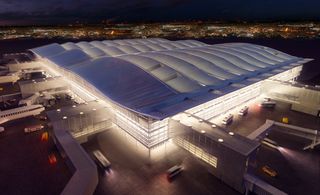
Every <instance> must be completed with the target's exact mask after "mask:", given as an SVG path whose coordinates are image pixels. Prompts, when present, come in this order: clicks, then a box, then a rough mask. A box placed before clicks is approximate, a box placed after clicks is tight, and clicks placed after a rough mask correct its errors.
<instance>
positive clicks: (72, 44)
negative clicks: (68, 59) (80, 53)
mask: <svg viewBox="0 0 320 195" xmlns="http://www.w3.org/2000/svg"><path fill="white" fill-rule="evenodd" d="M61 46H62V47H63V48H65V49H66V50H70V49H81V48H80V47H79V46H78V45H76V44H75V43H72V42H67V43H64V44H61Z"/></svg>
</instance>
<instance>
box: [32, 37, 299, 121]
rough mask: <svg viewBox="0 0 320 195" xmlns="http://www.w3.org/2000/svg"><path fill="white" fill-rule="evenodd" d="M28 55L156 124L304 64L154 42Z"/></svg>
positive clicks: (258, 49) (251, 51)
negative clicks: (223, 91)
mask: <svg viewBox="0 0 320 195" xmlns="http://www.w3.org/2000/svg"><path fill="white" fill-rule="evenodd" d="M31 51H32V52H33V53H35V54H37V55H38V57H42V58H46V59H47V60H49V61H51V62H52V63H54V64H56V65H58V66H60V67H62V68H64V69H67V70H69V71H71V73H73V74H76V75H78V76H80V77H81V78H82V79H84V80H85V81H86V82H88V83H90V84H91V85H92V86H93V87H95V88H96V89H97V90H98V91H99V92H101V94H102V95H104V96H105V97H106V98H109V99H110V100H112V101H113V102H115V103H116V104H118V105H120V106H123V107H125V108H127V109H129V110H132V111H135V112H137V113H139V114H143V115H146V116H149V117H154V118H157V119H161V118H164V117H166V116H169V115H172V114H174V113H177V112H180V111H184V110H186V109H189V108H191V107H193V106H196V105H199V104H201V103H204V102H205V101H208V100H211V99H212V98H215V97H216V96H217V94H215V93H211V91H212V90H219V91H221V90H226V91H232V90H235V88H237V87H235V86H238V88H241V87H239V86H245V85H243V83H246V84H248V83H250V82H251V83H254V82H257V81H259V80H261V79H265V78H267V77H270V76H273V75H275V74H278V73H280V72H283V71H285V70H288V69H290V68H293V67H295V66H298V65H300V64H301V63H303V62H304V61H302V59H301V58H297V57H294V56H291V55H288V54H285V53H283V52H280V51H277V50H275V49H271V48H268V47H264V46H259V45H254V44H247V43H225V44H217V45H208V44H205V43H202V42H199V41H194V40H180V41H169V40H165V39H157V38H151V39H128V40H105V41H92V42H90V43H88V42H79V43H71V42H69V43H64V44H62V45H59V44H50V45H46V46H42V47H38V48H35V49H31ZM62 72H64V71H62ZM237 84H238V85H237ZM240 84H241V85H240ZM231 88H232V89H231ZM189 99H192V101H188V103H186V102H185V101H186V100H189ZM170 108H172V109H170ZM173 108H174V109H173Z"/></svg>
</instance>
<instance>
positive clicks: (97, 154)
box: [92, 150, 111, 169]
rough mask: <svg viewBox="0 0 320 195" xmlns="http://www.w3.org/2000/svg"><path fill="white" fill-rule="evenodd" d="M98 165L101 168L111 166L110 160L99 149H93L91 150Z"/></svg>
mask: <svg viewBox="0 0 320 195" xmlns="http://www.w3.org/2000/svg"><path fill="white" fill-rule="evenodd" d="M92 153H93V156H94V157H95V159H96V161H97V162H98V165H99V166H100V167H101V168H103V169H109V168H110V166H111V163H110V161H109V160H108V159H107V158H106V157H105V156H104V155H103V154H102V153H101V152H100V150H95V151H93V152H92Z"/></svg>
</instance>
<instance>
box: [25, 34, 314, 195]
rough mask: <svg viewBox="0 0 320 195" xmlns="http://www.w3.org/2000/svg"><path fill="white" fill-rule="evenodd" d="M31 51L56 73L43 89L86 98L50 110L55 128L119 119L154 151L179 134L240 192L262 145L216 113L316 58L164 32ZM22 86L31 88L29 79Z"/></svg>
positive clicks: (75, 130)
mask: <svg viewBox="0 0 320 195" xmlns="http://www.w3.org/2000/svg"><path fill="white" fill-rule="evenodd" d="M30 51H31V52H32V53H33V55H34V57H35V61H34V62H33V65H35V64H38V65H40V66H41V68H42V69H44V70H45V71H46V72H47V73H49V74H50V76H51V79H47V80H46V81H45V82H41V83H42V84H41V86H40V84H39V83H38V81H35V82H37V83H36V84H37V86H38V87H37V88H38V89H40V88H41V90H43V89H44V87H48V86H47V85H50V86H52V87H53V85H57V86H56V88H60V89H61V88H62V89H65V86H67V88H68V89H70V90H71V91H72V92H73V93H74V94H76V96H77V98H78V100H81V102H80V103H81V104H80V105H77V106H76V105H73V106H74V107H73V108H66V109H65V108H61V109H58V110H57V111H49V112H48V113H47V114H48V116H49V118H50V120H51V121H52V120H53V121H56V122H54V124H55V125H56V127H57V128H55V129H58V130H61V132H62V131H65V130H66V129H68V130H69V131H70V132H71V133H72V135H73V137H74V138H77V136H78V135H79V136H81V135H84V134H86V133H87V134H89V133H88V132H91V133H92V132H93V131H97V130H98V129H99V128H106V127H111V126H112V125H114V124H115V125H117V126H118V127H120V128H121V129H123V130H124V131H126V132H127V133H128V134H130V135H131V136H132V137H133V138H134V139H135V140H136V141H138V142H140V143H141V144H142V145H143V146H144V148H147V150H148V151H149V154H150V151H151V149H153V148H156V146H160V145H161V144H162V143H166V142H165V141H167V140H169V139H171V138H173V140H174V141H175V143H176V144H178V145H179V146H181V147H182V148H184V149H185V150H187V151H189V152H190V153H192V154H193V155H195V156H197V157H198V158H200V159H201V160H203V161H205V162H206V163H207V164H208V165H210V166H211V167H213V169H210V171H211V172H212V173H213V174H214V175H215V176H216V177H217V178H219V179H221V180H222V181H224V182H225V183H227V184H228V185H230V186H231V187H232V188H234V189H236V190H237V191H239V192H244V191H245V189H247V188H246V187H245V179H244V177H243V176H244V175H245V174H246V173H247V168H248V164H249V163H250V162H251V160H253V159H254V158H255V154H256V152H255V151H257V148H258V147H259V145H260V144H259V142H257V141H256V140H251V139H248V138H246V137H243V136H241V135H238V134H234V133H233V132H229V131H228V130H227V129H223V128H221V127H217V125H216V124H215V123H213V122H212V121H213V120H212V119H215V118H216V117H219V116H223V115H225V114H227V113H228V112H230V111H231V110H232V109H234V108H236V107H238V106H243V105H245V104H246V103H248V102H249V101H251V100H254V99H255V98H257V97H259V96H260V95H262V94H264V90H265V88H264V86H265V85H266V83H268V85H270V83H271V82H270V81H272V82H274V83H277V82H287V81H292V80H294V79H295V78H296V77H297V76H299V74H300V71H301V69H302V65H303V64H304V63H307V62H308V61H310V60H311V59H304V58H299V57H295V56H291V55H289V54H286V53H283V52H281V51H277V50H275V49H272V48H268V47H264V46H260V45H255V44H249V43H225V44H215V45H208V44H205V43H202V42H199V41H195V40H179V41H170V40H166V39H160V38H148V39H125V40H105V41H92V42H79V43H72V42H68V43H64V44H56V43H54V44H49V45H45V46H42V47H38V48H34V49H31V50H30ZM43 83H47V84H43ZM49 88H50V87H49ZM22 89H24V91H26V93H27V92H28V91H31V90H32V89H31V88H30V87H29V85H28V83H26V84H25V86H24V87H22ZM186 121H187V123H188V124H186V123H185V122H186ZM191 123H192V124H191ZM57 124H58V125H57ZM55 125H54V127H55ZM59 125H61V126H59ZM89 129H90V130H89ZM204 132H205V133H204ZM78 141H79V139H78ZM153 151H156V150H153ZM250 185H251V184H250ZM93 189H94V188H93Z"/></svg>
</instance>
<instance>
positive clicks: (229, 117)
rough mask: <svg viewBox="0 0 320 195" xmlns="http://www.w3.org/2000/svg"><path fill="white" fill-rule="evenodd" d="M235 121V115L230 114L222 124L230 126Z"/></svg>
mask: <svg viewBox="0 0 320 195" xmlns="http://www.w3.org/2000/svg"><path fill="white" fill-rule="evenodd" d="M232 120H233V115H232V114H229V115H228V116H225V117H224V118H223V120H222V124H223V125H228V124H230V123H231V122H232Z"/></svg>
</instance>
